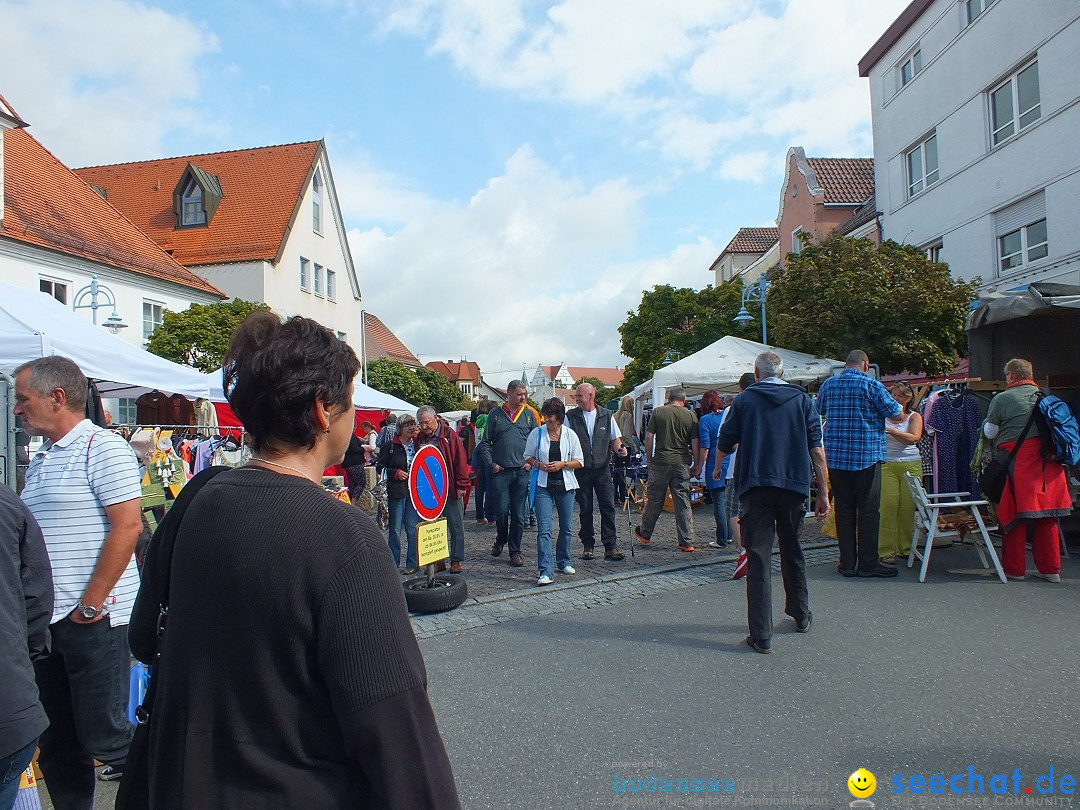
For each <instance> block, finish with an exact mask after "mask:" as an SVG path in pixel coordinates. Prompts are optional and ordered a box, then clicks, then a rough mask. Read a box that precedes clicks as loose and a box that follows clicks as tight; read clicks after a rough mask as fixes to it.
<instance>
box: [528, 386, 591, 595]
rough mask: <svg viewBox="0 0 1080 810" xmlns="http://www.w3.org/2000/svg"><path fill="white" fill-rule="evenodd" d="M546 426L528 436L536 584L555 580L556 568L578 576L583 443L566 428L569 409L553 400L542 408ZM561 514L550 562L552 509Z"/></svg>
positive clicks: (559, 401)
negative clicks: (577, 498) (575, 538)
mask: <svg viewBox="0 0 1080 810" xmlns="http://www.w3.org/2000/svg"><path fill="white" fill-rule="evenodd" d="M540 415H541V416H543V417H544V424H543V425H540V427H538V428H536V430H534V431H532V433H530V434H529V438H528V439H527V440H526V442H525V466H526V467H536V468H537V469H538V470H539V472H538V474H537V478H536V564H537V568H538V569H539V571H540V578H539V579H537V580H536V584H537V585H550V584H551V583H552V582H554V581H555V579H554V577H555V567H556V566H558V568H559V570H560V571H561V572H562V573H564V574H576V573H577V571H575V570H574V567H573V566H572V565H570V532H571V522H572V521H573V519H574V492H575V490H577V488H578V482H577V477H576V476H575V475H574V472H573V471H574V470H579V469H581V467H582V466H583V465H584V464H585V454H584V452H583V451H582V449H581V442H580V441H578V437H577V434H576V433H574V431H572V430H564V429H563V420H564V419H565V418H566V406H565V405H563V403H562V400H560V399H558V398H556V397H552V398H551V399H549V400H547V402H545V403H544V404H543V405H542V406H541V407H540ZM553 506H554V507H555V509H557V510H558V512H559V539H558V541H557V542H556V544H555V561H554V564H552V559H551V510H552V507H553Z"/></svg>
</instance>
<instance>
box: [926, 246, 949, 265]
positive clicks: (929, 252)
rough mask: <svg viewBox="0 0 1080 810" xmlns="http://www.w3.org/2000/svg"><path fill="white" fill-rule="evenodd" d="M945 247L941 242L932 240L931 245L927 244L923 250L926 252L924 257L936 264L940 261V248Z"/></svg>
mask: <svg viewBox="0 0 1080 810" xmlns="http://www.w3.org/2000/svg"><path fill="white" fill-rule="evenodd" d="M943 247H945V245H944V244H943V243H942V242H934V243H933V244H932V245H927V246H926V248H925V249H924V250H923V252H924V253H925V254H926V258H927V259H929V260H930V261H932V262H934V263H935V264H937V263H938V262H940V261H941V250H942V248H943Z"/></svg>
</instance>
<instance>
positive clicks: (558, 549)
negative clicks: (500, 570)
mask: <svg viewBox="0 0 1080 810" xmlns="http://www.w3.org/2000/svg"><path fill="white" fill-rule="evenodd" d="M553 505H554V507H555V508H556V509H558V511H559V539H558V540H557V541H556V542H555V564H554V565H553V564H552V561H551V507H552V506H553ZM573 520H574V491H573V490H569V491H568V492H561V493H558V494H553V493H551V492H548V489H547V487H537V488H536V567H537V570H539V571H540V573H541V574H547V575H548V576H549V577H553V576H555V566H556V565H557V566H558V567H559V568H560V569H561V568H562V567H563V566H564V565H569V564H570V537H571V533H572V532H571V524H572V522H573Z"/></svg>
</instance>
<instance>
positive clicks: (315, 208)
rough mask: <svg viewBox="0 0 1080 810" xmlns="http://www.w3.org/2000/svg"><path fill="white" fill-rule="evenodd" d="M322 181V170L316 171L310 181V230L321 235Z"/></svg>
mask: <svg viewBox="0 0 1080 810" xmlns="http://www.w3.org/2000/svg"><path fill="white" fill-rule="evenodd" d="M322 213H323V181H322V170H321V169H316V170H315V176H314V177H313V178H312V180H311V228H312V230H314V231H315V233H322Z"/></svg>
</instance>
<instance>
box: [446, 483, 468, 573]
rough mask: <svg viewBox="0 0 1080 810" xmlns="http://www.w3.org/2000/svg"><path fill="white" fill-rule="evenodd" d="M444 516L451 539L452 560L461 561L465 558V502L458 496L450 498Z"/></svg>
mask: <svg viewBox="0 0 1080 810" xmlns="http://www.w3.org/2000/svg"><path fill="white" fill-rule="evenodd" d="M442 516H443V517H444V518H446V533H447V535H448V536H449V540H450V562H461V561H463V560H464V559H465V504H464V503H462V501H460V500H459V499H458V498H448V499H447V501H446V508H445V509H443V513H442Z"/></svg>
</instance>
